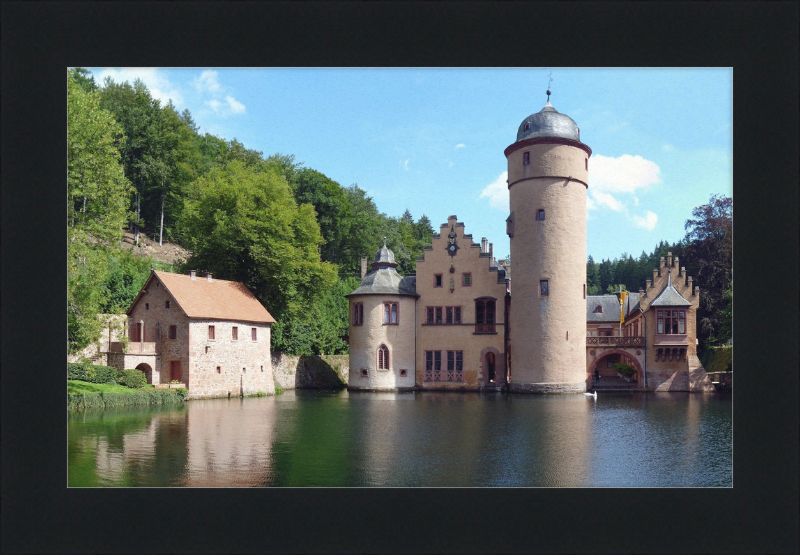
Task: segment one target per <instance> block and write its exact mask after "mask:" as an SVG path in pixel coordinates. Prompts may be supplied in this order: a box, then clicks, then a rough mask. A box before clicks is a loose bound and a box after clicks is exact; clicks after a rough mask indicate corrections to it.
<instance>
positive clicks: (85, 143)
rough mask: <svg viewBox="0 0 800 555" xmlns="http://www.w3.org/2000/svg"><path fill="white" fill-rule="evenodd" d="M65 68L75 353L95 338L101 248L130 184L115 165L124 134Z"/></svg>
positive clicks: (121, 213)
mask: <svg viewBox="0 0 800 555" xmlns="http://www.w3.org/2000/svg"><path fill="white" fill-rule="evenodd" d="M74 75H75V74H74V73H73V72H70V74H69V75H68V79H67V333H68V342H69V344H68V350H69V352H70V353H76V352H78V351H80V350H82V349H83V348H84V347H86V346H87V345H88V344H89V343H91V342H92V341H94V340H96V339H97V337H98V336H99V335H100V331H101V325H100V321H99V320H98V319H97V314H98V313H99V312H100V307H101V306H102V304H103V302H104V298H103V291H104V290H103V288H102V287H101V283H102V280H103V278H104V276H105V273H106V268H107V264H106V260H105V254H104V251H103V249H104V248H107V247H108V246H110V245H114V244H116V243H117V242H118V241H119V239H120V237H121V232H122V228H123V225H124V223H125V221H126V220H127V218H128V211H127V208H128V198H129V195H130V185H129V183H128V180H127V179H125V176H124V174H123V171H122V166H121V165H120V153H119V145H121V144H124V137H123V134H122V130H121V128H120V126H119V125H117V123H116V122H115V121H114V118H113V117H112V116H111V114H109V113H108V112H106V111H105V110H103V109H101V108H100V102H99V98H98V95H97V93H92V92H86V91H85V90H84V89H83V88H82V87H81V86H80V85H79V84H78V82H76V81H75V79H74V78H73V76H74Z"/></svg>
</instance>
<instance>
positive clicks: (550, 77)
mask: <svg viewBox="0 0 800 555" xmlns="http://www.w3.org/2000/svg"><path fill="white" fill-rule="evenodd" d="M548 77H549V79H548V81H547V105H548V106H550V84H551V83H552V82H553V72H552V71H551V72H550V75H548Z"/></svg>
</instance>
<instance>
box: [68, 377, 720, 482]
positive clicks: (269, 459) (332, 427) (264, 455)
mask: <svg viewBox="0 0 800 555" xmlns="http://www.w3.org/2000/svg"><path fill="white" fill-rule="evenodd" d="M732 442H733V440H732V410H731V397H730V395H729V394H728V395H718V394H689V393H658V394H652V393H650V394H647V393H627V392H625V393H610V392H609V393H605V394H603V393H600V394H599V395H598V398H597V400H594V399H593V398H591V397H586V396H584V395H554V396H539V395H530V396H529V395H507V394H501V393H493V394H477V393H431V392H424V393H396V394H395V393H366V392H347V391H336V392H333V391H322V392H321V391H287V392H286V393H284V394H282V395H279V396H276V397H261V398H248V399H231V400H228V399H214V400H202V401H190V402H188V403H186V404H185V405H179V406H152V407H130V408H126V407H119V408H115V409H106V410H98V409H90V410H83V411H71V412H70V413H69V416H68V456H69V461H68V464H69V466H68V484H69V486H70V487H86V486H139V487H186V486H189V487H193V486H194V487H239V486H256V487H266V486H298V487H308V486H310V487H320V486H325V487H330V486H334V487H351V486H357V487H375V486H378V487H398V486H411V487H486V486H494V487H508V486H512V487H732V485H733V477H732Z"/></svg>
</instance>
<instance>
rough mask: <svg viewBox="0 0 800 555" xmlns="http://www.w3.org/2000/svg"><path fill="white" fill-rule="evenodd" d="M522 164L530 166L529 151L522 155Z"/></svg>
mask: <svg viewBox="0 0 800 555" xmlns="http://www.w3.org/2000/svg"><path fill="white" fill-rule="evenodd" d="M522 165H523V166H530V165H531V153H530V152H525V153H524V154H523V155H522Z"/></svg>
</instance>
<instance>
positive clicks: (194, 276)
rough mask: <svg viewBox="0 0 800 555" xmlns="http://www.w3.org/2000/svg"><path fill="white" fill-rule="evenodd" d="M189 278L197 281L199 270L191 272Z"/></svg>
mask: <svg viewBox="0 0 800 555" xmlns="http://www.w3.org/2000/svg"><path fill="white" fill-rule="evenodd" d="M189 277H190V278H192V279H195V278H196V277H197V270H189Z"/></svg>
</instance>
